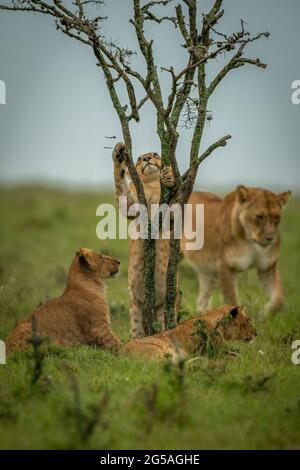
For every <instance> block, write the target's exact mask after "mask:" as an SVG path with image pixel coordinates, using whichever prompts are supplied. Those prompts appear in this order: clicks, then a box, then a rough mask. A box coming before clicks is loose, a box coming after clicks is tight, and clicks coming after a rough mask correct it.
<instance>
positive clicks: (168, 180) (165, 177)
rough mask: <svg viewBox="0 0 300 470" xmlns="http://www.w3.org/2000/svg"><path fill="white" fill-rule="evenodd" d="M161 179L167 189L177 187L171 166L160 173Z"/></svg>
mask: <svg viewBox="0 0 300 470" xmlns="http://www.w3.org/2000/svg"><path fill="white" fill-rule="evenodd" d="M160 179H161V182H162V184H163V185H164V186H167V188H173V187H174V186H175V180H174V176H173V172H172V168H171V167H170V166H165V167H164V168H163V169H162V170H161V173H160Z"/></svg>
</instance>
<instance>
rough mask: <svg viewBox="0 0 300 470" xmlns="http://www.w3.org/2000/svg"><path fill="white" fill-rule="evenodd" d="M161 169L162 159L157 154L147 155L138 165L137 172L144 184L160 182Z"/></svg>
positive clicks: (139, 159) (143, 156)
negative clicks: (153, 181)
mask: <svg viewBox="0 0 300 470" xmlns="http://www.w3.org/2000/svg"><path fill="white" fill-rule="evenodd" d="M160 168H161V158H160V156H159V155H158V154H157V153H145V154H144V155H141V156H140V157H139V158H138V161H137V163H136V169H137V172H138V174H139V176H140V178H141V180H142V181H143V182H144V183H145V182H149V181H151V180H158V181H159V175H160Z"/></svg>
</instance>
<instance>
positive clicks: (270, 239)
mask: <svg viewBox="0 0 300 470" xmlns="http://www.w3.org/2000/svg"><path fill="white" fill-rule="evenodd" d="M266 240H267V242H272V241H273V240H274V237H272V236H270V235H269V236H268V237H266Z"/></svg>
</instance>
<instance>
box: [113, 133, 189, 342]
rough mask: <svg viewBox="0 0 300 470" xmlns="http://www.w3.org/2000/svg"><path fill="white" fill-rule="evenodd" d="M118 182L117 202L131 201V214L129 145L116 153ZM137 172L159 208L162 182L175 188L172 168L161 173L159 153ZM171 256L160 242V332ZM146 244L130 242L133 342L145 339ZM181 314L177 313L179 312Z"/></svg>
mask: <svg viewBox="0 0 300 470" xmlns="http://www.w3.org/2000/svg"><path fill="white" fill-rule="evenodd" d="M112 157H113V162H114V179H115V187H116V197H117V200H118V199H119V198H120V197H121V196H125V197H126V198H127V207H128V210H129V209H130V207H131V206H132V205H133V204H136V203H138V199H137V194H136V190H135V187H134V185H133V183H132V182H130V181H129V180H130V178H129V174H128V170H127V168H126V165H125V145H124V144H123V143H122V142H120V143H118V144H117V145H116V146H115V148H114V151H113V155H112ZM136 169H137V172H138V174H139V176H140V178H141V181H142V183H143V186H144V191H145V196H146V199H147V202H148V203H150V204H159V202H160V194H161V186H160V182H161V180H162V181H163V183H164V184H165V185H166V186H167V187H169V188H172V187H174V186H175V183H174V178H173V174H172V170H171V169H170V168H168V167H166V168H164V169H163V171H161V159H160V157H159V156H158V155H157V154H156V153H146V154H144V155H141V156H140V157H139V158H138V160H137V163H136ZM169 253H170V245H169V240H163V239H158V240H156V258H155V293H156V305H155V317H156V322H157V323H158V325H159V328H160V331H164V330H165V329H166V328H165V297H166V274H167V268H168V260H169ZM143 278H144V241H143V240H142V239H137V240H130V242H129V266H128V289H129V294H130V312H129V313H130V325H131V335H132V337H133V338H141V337H143V336H145V332H144V328H143V323H142V307H143V302H144V288H143ZM179 298H180V295H179V291H178V294H177V301H176V307H175V308H176V310H178V307H179V302H180V301H179ZM176 313H177V312H176Z"/></svg>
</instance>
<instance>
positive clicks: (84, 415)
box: [65, 366, 109, 444]
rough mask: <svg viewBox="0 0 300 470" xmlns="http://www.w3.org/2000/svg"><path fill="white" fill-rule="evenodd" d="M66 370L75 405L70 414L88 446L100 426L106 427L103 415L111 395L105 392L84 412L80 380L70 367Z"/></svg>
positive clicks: (81, 439) (83, 441)
mask: <svg viewBox="0 0 300 470" xmlns="http://www.w3.org/2000/svg"><path fill="white" fill-rule="evenodd" d="M65 369H66V372H67V375H68V378H69V381H70V388H71V391H72V395H73V404H72V407H71V408H69V409H68V413H69V414H70V415H71V416H72V418H73V419H74V422H75V426H76V430H77V433H78V436H79V439H80V442H81V443H82V444H86V442H87V441H88V440H89V439H90V437H91V436H92V435H93V433H94V432H95V429H96V427H97V426H98V425H99V424H101V425H102V427H103V428H104V427H105V421H104V420H103V413H104V411H105V410H106V407H107V404H108V401H109V395H108V392H107V391H104V392H103V393H102V395H101V398H100V400H99V401H97V402H95V403H90V404H89V405H88V408H87V410H84V409H83V406H82V401H81V391H80V387H79V383H78V380H77V378H76V376H75V374H74V373H73V372H72V371H71V369H70V368H69V367H68V366H65Z"/></svg>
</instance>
